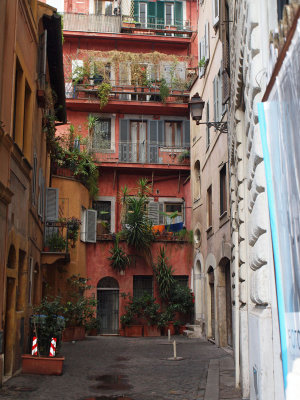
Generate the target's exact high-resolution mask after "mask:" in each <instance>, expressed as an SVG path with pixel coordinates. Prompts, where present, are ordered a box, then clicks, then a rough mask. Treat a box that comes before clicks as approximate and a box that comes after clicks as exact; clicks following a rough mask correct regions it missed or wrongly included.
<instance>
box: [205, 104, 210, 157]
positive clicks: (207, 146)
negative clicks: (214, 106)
mask: <svg viewBox="0 0 300 400" xmlns="http://www.w3.org/2000/svg"><path fill="white" fill-rule="evenodd" d="M209 118H210V117H209V102H207V103H206V122H209ZM209 146H210V127H209V126H208V125H206V150H207V149H208V148H209Z"/></svg>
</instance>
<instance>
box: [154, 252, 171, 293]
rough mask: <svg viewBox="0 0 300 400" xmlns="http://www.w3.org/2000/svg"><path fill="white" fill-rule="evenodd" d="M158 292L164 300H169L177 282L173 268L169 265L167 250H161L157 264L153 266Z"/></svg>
mask: <svg viewBox="0 0 300 400" xmlns="http://www.w3.org/2000/svg"><path fill="white" fill-rule="evenodd" d="M153 271H154V274H155V278H156V282H157V284H158V291H159V294H160V297H161V299H162V300H168V298H169V296H170V293H171V291H172V289H173V287H174V284H175V280H174V277H173V270H172V266H171V265H168V258H167V256H166V252H165V248H164V247H161V248H160V254H159V256H158V260H157V263H156V264H154V265H153Z"/></svg>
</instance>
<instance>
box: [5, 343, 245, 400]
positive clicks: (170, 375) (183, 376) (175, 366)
mask: <svg viewBox="0 0 300 400" xmlns="http://www.w3.org/2000/svg"><path fill="white" fill-rule="evenodd" d="M172 340H173V339H172ZM176 342H177V356H178V357H183V359H182V360H180V361H172V360H168V358H170V357H172V356H173V346H172V341H171V342H168V339H167V338H166V337H160V338H124V337H114V336H98V337H88V338H87V339H86V340H85V341H82V342H76V343H74V344H73V343H64V344H63V346H62V351H61V353H62V354H63V355H64V356H65V358H66V359H65V364H64V372H63V375H62V376H58V377H53V376H38V375H19V376H16V377H15V378H13V379H11V380H9V381H8V382H7V383H6V384H5V385H4V386H3V388H2V389H1V390H0V398H1V399H22V400H23V399H28V400H29V399H30V400H50V399H51V400H62V399H64V400H71V399H72V400H110V399H111V400H113V399H115V400H116V399H124V400H173V399H178V400H203V399H205V400H218V399H230V400H238V399H241V397H240V395H239V393H238V392H237V391H236V390H235V389H234V367H233V360H232V357H231V355H229V354H228V353H227V352H225V351H224V350H223V349H220V348H218V347H217V346H215V345H213V344H211V343H209V342H206V341H203V340H200V339H188V338H185V337H181V336H180V337H176Z"/></svg>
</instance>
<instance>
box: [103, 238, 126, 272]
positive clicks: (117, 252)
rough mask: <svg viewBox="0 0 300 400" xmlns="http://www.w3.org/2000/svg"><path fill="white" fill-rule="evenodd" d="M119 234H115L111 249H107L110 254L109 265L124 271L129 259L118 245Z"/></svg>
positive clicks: (116, 269)
mask: <svg viewBox="0 0 300 400" xmlns="http://www.w3.org/2000/svg"><path fill="white" fill-rule="evenodd" d="M119 240H120V235H119V234H117V235H116V236H115V243H114V246H113V248H112V249H110V250H109V252H110V254H111V256H110V257H109V258H108V259H109V260H110V265H111V267H112V268H113V269H114V270H115V271H119V272H121V271H125V269H126V267H128V266H129V264H130V259H129V257H128V255H127V254H126V253H125V251H124V250H123V249H122V248H121V247H120V246H119Z"/></svg>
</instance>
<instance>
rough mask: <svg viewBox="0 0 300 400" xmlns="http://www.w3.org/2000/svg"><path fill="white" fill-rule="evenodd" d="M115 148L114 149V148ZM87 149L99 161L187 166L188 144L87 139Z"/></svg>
mask: <svg viewBox="0 0 300 400" xmlns="http://www.w3.org/2000/svg"><path fill="white" fill-rule="evenodd" d="M114 149H115V150H114ZM88 150H89V152H90V153H92V154H93V159H94V160H95V161H96V162H99V163H125V164H129V163H132V164H151V165H154V164H157V165H166V166H174V167H178V166H189V165H190V158H189V151H190V147H189V146H186V145H185V146H183V145H176V146H174V145H170V146H169V145H163V144H158V143H155V142H148V141H140V142H119V143H111V142H105V141H102V142H98V143H97V142H96V141H95V140H91V139H90V140H89V142H88Z"/></svg>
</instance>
